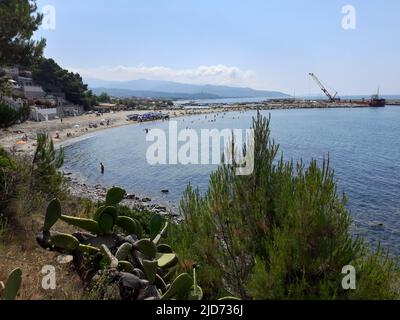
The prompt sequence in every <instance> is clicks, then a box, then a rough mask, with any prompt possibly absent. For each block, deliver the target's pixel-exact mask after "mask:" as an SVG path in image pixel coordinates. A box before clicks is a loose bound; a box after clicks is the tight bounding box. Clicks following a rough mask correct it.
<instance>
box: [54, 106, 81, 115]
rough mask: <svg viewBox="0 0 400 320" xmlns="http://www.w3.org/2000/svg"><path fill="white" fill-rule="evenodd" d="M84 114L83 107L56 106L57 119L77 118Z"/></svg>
mask: <svg viewBox="0 0 400 320" xmlns="http://www.w3.org/2000/svg"><path fill="white" fill-rule="evenodd" d="M84 112H85V110H84V108H83V106H78V105H74V104H59V105H58V106H57V116H58V117H59V118H65V117H77V116H80V115H82V114H83V113H84Z"/></svg>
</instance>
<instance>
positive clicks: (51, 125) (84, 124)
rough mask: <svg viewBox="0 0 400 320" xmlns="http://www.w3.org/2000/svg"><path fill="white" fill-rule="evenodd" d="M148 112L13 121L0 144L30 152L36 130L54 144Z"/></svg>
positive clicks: (172, 112)
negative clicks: (45, 135) (131, 115)
mask: <svg viewBox="0 0 400 320" xmlns="http://www.w3.org/2000/svg"><path fill="white" fill-rule="evenodd" d="M233 110H234V108H229V110H227V109H226V108H207V109H184V110H183V109H169V110H165V111H163V113H164V114H169V116H170V118H176V117H183V116H190V115H195V114H206V113H218V112H226V111H233ZM148 112H151V111H149V110H134V111H119V112H114V113H107V114H104V115H103V116H101V117H99V116H96V114H84V115H81V116H78V117H71V118H64V119H63V121H62V122H61V120H60V119H55V120H50V121H46V122H45V121H43V122H35V121H26V122H24V123H22V124H17V125H14V126H12V127H10V128H8V129H5V130H1V131H0V145H1V146H2V147H3V148H5V149H6V150H10V151H12V152H15V153H27V154H30V153H32V152H34V150H35V147H36V136H37V133H39V132H46V133H48V134H49V136H51V137H52V138H53V141H54V143H55V144H56V145H59V144H64V143H66V142H67V141H68V140H71V139H76V138H79V137H82V136H84V135H88V134H92V133H95V132H97V131H101V130H106V129H110V128H116V127H121V126H125V125H133V124H135V123H138V122H135V121H128V120H127V116H128V115H130V114H145V113H148ZM103 119H104V120H105V121H106V122H107V121H108V122H109V125H108V126H107V125H104V126H102V125H100V122H101V121H102V120H103ZM90 123H96V124H97V125H98V127H97V128H89V124H90ZM24 135H27V137H28V141H27V142H26V143H25V142H22V139H23V137H24Z"/></svg>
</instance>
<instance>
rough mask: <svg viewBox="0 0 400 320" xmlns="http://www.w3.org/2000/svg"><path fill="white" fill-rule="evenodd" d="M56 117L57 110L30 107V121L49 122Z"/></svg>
mask: <svg viewBox="0 0 400 320" xmlns="http://www.w3.org/2000/svg"><path fill="white" fill-rule="evenodd" d="M56 117H57V108H49V109H41V108H38V107H31V120H33V121H38V122H40V121H49V120H54V119H55V118H56Z"/></svg>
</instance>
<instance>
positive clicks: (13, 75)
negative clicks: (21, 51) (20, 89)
mask: <svg viewBox="0 0 400 320" xmlns="http://www.w3.org/2000/svg"><path fill="white" fill-rule="evenodd" d="M0 70H1V71H3V72H4V73H5V75H4V76H5V77H7V78H8V79H13V80H17V78H18V76H19V68H18V67H0Z"/></svg>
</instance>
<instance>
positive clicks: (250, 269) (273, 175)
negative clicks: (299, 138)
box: [169, 114, 399, 299]
mask: <svg viewBox="0 0 400 320" xmlns="http://www.w3.org/2000/svg"><path fill="white" fill-rule="evenodd" d="M269 124H270V119H265V118H263V117H262V116H261V115H260V114H258V116H257V118H256V119H254V121H253V129H254V132H255V141H254V152H255V153H254V155H255V159H254V166H255V167H254V172H253V174H251V175H249V176H237V175H236V172H235V167H234V166H228V165H222V166H221V167H220V168H219V169H218V170H217V171H216V172H215V173H213V174H212V175H211V179H210V185H209V190H208V192H207V194H206V195H205V196H204V197H201V196H200V195H199V193H198V192H197V191H196V190H193V189H192V188H191V187H190V186H189V187H188V189H187V191H186V194H185V196H184V198H183V199H182V202H181V206H180V209H181V213H182V215H183V217H184V218H185V222H183V223H182V224H179V225H175V226H173V227H172V228H171V230H170V234H169V236H170V238H171V239H170V240H171V242H172V244H173V246H174V248H175V249H176V250H177V252H178V254H179V255H180V257H181V259H183V260H187V261H189V263H199V264H200V265H201V268H200V269H199V273H198V280H199V285H200V286H201V287H202V288H203V290H204V295H205V296H207V297H208V298H216V297H218V296H220V295H221V291H224V292H226V293H230V294H232V295H236V296H240V297H241V298H244V299H249V298H254V299H335V298H336V299H348V298H362V299H369V298H371V299H375V298H394V297H398V296H399V295H398V289H397V286H398V284H399V278H398V275H399V273H398V269H397V265H396V264H395V263H394V262H393V261H391V260H390V259H389V258H384V257H383V256H382V254H381V253H380V252H378V253H376V254H372V255H371V254H369V252H368V249H367V248H366V246H365V244H364V243H363V241H362V240H361V239H353V238H352V235H351V232H350V225H351V218H350V214H349V212H348V211H347V209H346V207H345V205H346V198H345V196H343V197H342V198H340V197H339V196H338V195H337V189H336V181H335V178H334V173H333V171H332V170H331V169H330V167H329V160H324V161H323V163H322V165H321V167H319V166H318V164H317V162H316V161H311V163H310V165H309V166H308V167H306V166H305V165H304V164H303V163H302V162H299V163H297V164H295V163H293V162H292V161H289V162H285V161H284V160H283V157H281V158H280V159H277V154H278V150H279V146H278V145H276V144H275V143H274V142H273V141H271V139H270V130H269ZM346 265H352V266H354V267H356V271H357V285H358V288H359V289H358V290H355V291H352V290H350V291H345V290H344V289H343V288H342V285H341V282H342V279H343V277H344V275H343V274H342V273H341V272H342V268H343V267H344V266H346ZM184 267H185V266H182V268H184ZM378 288H380V289H378Z"/></svg>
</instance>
